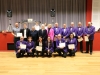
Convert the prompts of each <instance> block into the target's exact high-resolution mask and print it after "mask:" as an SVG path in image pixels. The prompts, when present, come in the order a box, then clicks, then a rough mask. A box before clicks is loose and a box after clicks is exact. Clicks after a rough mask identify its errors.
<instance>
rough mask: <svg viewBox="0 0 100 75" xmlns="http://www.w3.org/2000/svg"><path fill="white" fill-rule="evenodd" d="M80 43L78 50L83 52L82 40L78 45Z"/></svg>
mask: <svg viewBox="0 0 100 75" xmlns="http://www.w3.org/2000/svg"><path fill="white" fill-rule="evenodd" d="M79 44H80V51H81V52H83V41H81V42H79V43H78V45H79Z"/></svg>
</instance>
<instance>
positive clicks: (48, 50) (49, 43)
mask: <svg viewBox="0 0 100 75" xmlns="http://www.w3.org/2000/svg"><path fill="white" fill-rule="evenodd" d="M45 46H46V47H45V48H46V49H45V52H46V54H47V56H49V57H51V56H52V53H53V51H54V48H53V47H54V44H53V41H52V40H50V37H48V40H47V42H46V45H45Z"/></svg>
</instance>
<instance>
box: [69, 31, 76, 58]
mask: <svg viewBox="0 0 100 75" xmlns="http://www.w3.org/2000/svg"><path fill="white" fill-rule="evenodd" d="M67 45H68V52H69V56H75V52H76V50H77V40H76V38H74V34H73V33H71V34H70V38H69V40H68V42H67Z"/></svg>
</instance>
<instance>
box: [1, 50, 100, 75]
mask: <svg viewBox="0 0 100 75" xmlns="http://www.w3.org/2000/svg"><path fill="white" fill-rule="evenodd" d="M0 75H100V52H97V51H95V52H93V55H90V54H82V53H80V52H77V53H76V56H75V57H67V58H62V57H52V58H47V57H45V58H41V57H39V58H36V57H34V58H32V57H28V58H26V57H24V58H19V59H17V58H16V57H15V53H14V52H0Z"/></svg>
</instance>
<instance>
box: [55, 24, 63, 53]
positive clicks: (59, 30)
mask: <svg viewBox="0 0 100 75" xmlns="http://www.w3.org/2000/svg"><path fill="white" fill-rule="evenodd" d="M53 29H54V51H55V49H56V40H57V36H58V34H61V28H60V27H59V26H58V23H55V26H54V28H53Z"/></svg>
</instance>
